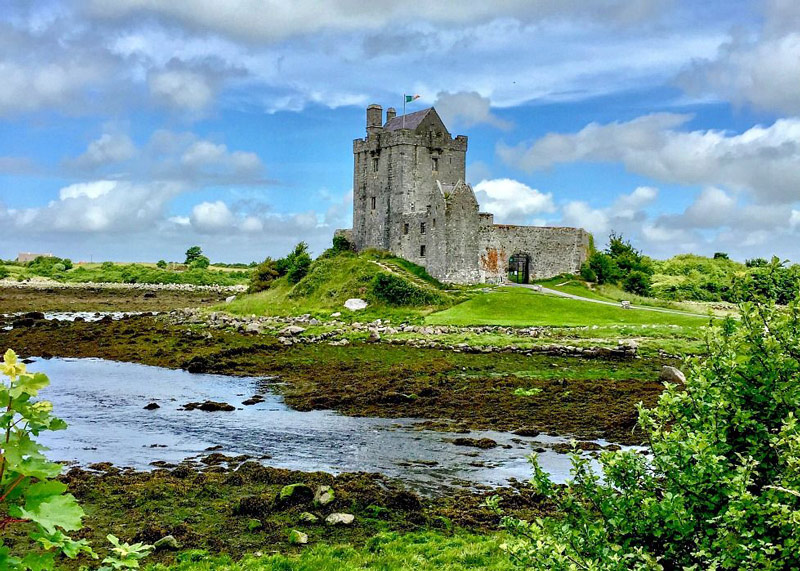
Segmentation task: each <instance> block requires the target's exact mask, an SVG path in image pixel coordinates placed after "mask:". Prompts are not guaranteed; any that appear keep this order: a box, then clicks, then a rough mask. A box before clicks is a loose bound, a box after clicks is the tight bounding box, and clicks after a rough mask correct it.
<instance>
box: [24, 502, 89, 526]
mask: <svg viewBox="0 0 800 571" xmlns="http://www.w3.org/2000/svg"><path fill="white" fill-rule="evenodd" d="M16 511H17V512H18V514H19V517H21V518H23V519H29V520H32V521H34V522H36V523H37V524H39V525H40V526H42V528H43V529H44V530H45V531H46V532H47V533H55V531H56V527H60V528H62V529H64V530H65V531H73V530H76V529H80V528H81V518H82V517H83V515H84V513H83V509H81V507H80V506H79V505H78V502H77V500H76V499H75V497H74V496H73V495H72V494H64V495H63V496H52V497H48V498H45V499H43V500H42V501H36V500H32V501H28V502H26V503H25V508H19V509H18V510H16Z"/></svg>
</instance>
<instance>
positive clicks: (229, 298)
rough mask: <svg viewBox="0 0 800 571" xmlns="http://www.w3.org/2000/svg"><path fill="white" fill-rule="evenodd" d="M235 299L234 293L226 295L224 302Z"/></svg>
mask: <svg viewBox="0 0 800 571" xmlns="http://www.w3.org/2000/svg"><path fill="white" fill-rule="evenodd" d="M235 300H236V296H235V295H229V296H228V297H226V298H225V303H232V302H234V301H235Z"/></svg>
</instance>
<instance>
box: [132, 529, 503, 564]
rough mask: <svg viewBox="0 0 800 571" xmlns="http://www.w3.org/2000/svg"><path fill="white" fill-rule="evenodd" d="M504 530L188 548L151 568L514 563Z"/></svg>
mask: <svg viewBox="0 0 800 571" xmlns="http://www.w3.org/2000/svg"><path fill="white" fill-rule="evenodd" d="M502 540H503V536H501V535H499V534H491V535H488V536H483V535H473V534H467V533H456V534H453V535H443V534H440V533H436V532H418V533H407V534H400V533H383V534H379V535H377V536H375V537H373V538H372V539H371V540H369V541H368V542H367V545H365V546H364V547H361V548H354V547H352V546H350V545H327V544H318V545H314V546H309V547H308V548H306V549H304V550H303V551H302V552H301V553H300V555H282V554H278V555H267V554H265V555H264V556H262V557H249V558H245V559H243V560H241V561H233V560H232V559H230V558H229V557H204V556H203V553H202V552H199V553H197V552H196V553H195V554H194V556H192V555H193V554H192V553H186V554H184V555H183V558H184V559H185V561H184V562H183V563H179V564H177V565H173V566H170V567H164V566H162V565H156V566H150V567H148V568H147V569H149V570H151V571H165V570H167V569H169V570H170V571H265V570H268V569H269V570H281V571H341V570H346V569H383V570H386V571H389V570H392V571H394V570H397V569H406V570H412V569H413V570H414V571H428V570H429V571H457V570H461V569H484V570H488V571H505V570H510V569H514V566H513V565H512V564H511V562H510V561H509V559H508V557H507V556H506V555H505V554H504V553H503V551H502V550H501V549H500V543H501V542H502ZM193 559H194V561H193Z"/></svg>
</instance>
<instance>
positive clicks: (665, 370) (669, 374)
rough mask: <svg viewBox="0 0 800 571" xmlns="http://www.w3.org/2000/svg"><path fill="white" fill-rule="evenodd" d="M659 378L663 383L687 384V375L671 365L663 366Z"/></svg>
mask: <svg viewBox="0 0 800 571" xmlns="http://www.w3.org/2000/svg"><path fill="white" fill-rule="evenodd" d="M658 380H659V381H661V382H662V383H671V384H673V385H685V384H686V375H684V374H683V373H682V372H681V371H680V370H679V369H676V368H675V367H670V366H669V365H664V366H663V367H661V374H660V375H658Z"/></svg>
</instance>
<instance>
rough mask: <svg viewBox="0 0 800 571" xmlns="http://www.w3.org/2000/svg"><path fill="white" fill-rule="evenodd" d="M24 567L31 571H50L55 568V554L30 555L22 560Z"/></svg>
mask: <svg viewBox="0 0 800 571" xmlns="http://www.w3.org/2000/svg"><path fill="white" fill-rule="evenodd" d="M22 565H23V567H25V568H27V569H29V570H30V571H50V570H51V569H54V568H55V565H56V562H55V554H54V553H28V554H27V555H26V556H25V557H23V559H22Z"/></svg>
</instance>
